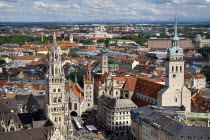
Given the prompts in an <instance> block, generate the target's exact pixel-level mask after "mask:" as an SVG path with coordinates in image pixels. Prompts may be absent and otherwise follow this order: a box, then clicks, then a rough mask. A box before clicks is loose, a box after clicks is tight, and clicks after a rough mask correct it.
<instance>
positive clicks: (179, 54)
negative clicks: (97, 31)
mask: <svg viewBox="0 0 210 140" xmlns="http://www.w3.org/2000/svg"><path fill="white" fill-rule="evenodd" d="M174 27H175V31H174V37H173V39H172V47H171V48H169V50H168V56H167V61H166V86H183V85H184V60H183V56H184V54H183V50H182V48H180V47H179V37H178V35H177V21H176V18H175V25H174Z"/></svg>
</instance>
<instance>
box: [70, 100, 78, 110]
mask: <svg viewBox="0 0 210 140" xmlns="http://www.w3.org/2000/svg"><path fill="white" fill-rule="evenodd" d="M73 108H74V110H77V103H74V107H73V105H72V103H71V102H70V103H69V109H70V110H72V109H73Z"/></svg>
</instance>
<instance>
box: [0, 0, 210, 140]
mask: <svg viewBox="0 0 210 140" xmlns="http://www.w3.org/2000/svg"><path fill="white" fill-rule="evenodd" d="M56 1H58V0H54V2H55V4H53V3H49V4H46V3H43V2H41V1H35V2H34V4H35V6H36V7H33V8H36V9H37V10H41V8H48V11H45V12H51V11H50V10H49V9H50V8H55V9H56V8H58V6H62V8H66V9H68V8H73V7H74V8H75V9H77V10H80V9H81V11H82V7H80V6H79V4H80V3H78V4H76V3H75V4H73V5H72V6H69V5H61V3H62V2H61V1H59V2H60V3H56ZM63 1H64V3H65V2H66V3H67V1H68V0H63ZM84 1H85V0H84ZM108 1H109V2H110V0H108ZM108 1H107V2H108ZM113 1H114V0H113ZM201 1H204V0H201ZM123 2H124V0H122V3H123ZM157 2H159V3H161V2H160V1H158V0H157ZM157 2H154V3H157ZM13 3H16V4H17V3H18V4H19V3H21V4H24V3H27V2H26V1H25V0H22V1H21V0H14V1H9V2H8V3H7V1H5V0H2V1H0V8H2V9H3V12H2V15H3V16H0V19H2V21H3V22H0V140H70V139H72V140H209V139H210V114H209V113H210V22H208V19H205V18H203V17H202V16H200V17H197V19H195V20H191V19H190V18H186V17H185V16H183V15H182V14H180V13H176V14H174V15H173V16H171V15H170V16H168V19H165V17H164V16H163V17H164V18H162V17H161V16H160V19H157V20H154V21H153V20H152V19H153V18H151V17H150V18H149V17H148V19H150V20H148V21H147V20H146V19H145V18H143V17H141V18H142V19H143V20H140V19H138V20H136V19H135V20H134V19H132V18H131V19H127V17H126V16H125V17H124V18H125V19H127V20H124V18H123V19H122V18H121V19H114V20H108V19H106V18H105V17H104V15H101V16H98V15H97V16H96V17H95V18H93V17H92V16H90V17H89V18H88V17H87V19H85V20H80V19H79V18H78V19H77V18H76V17H75V21H73V20H71V18H70V17H69V16H67V17H68V18H69V21H68V20H67V18H65V21H63V20H62V21H58V17H59V16H58V15H56V14H55V11H54V13H53V14H54V15H56V16H58V17H56V16H55V17H56V19H55V20H53V17H52V16H50V17H48V18H47V16H46V17H45V18H46V21H45V20H43V17H44V16H43V15H42V14H40V19H41V20H38V19H39V17H38V18H37V16H34V19H33V18H32V19H31V21H30V20H29V19H28V21H26V20H25V19H27V13H24V14H23V20H21V18H20V19H19V17H17V20H16V21H15V20H11V15H10V14H9V13H7V12H8V11H6V9H4V8H14V7H15V8H17V9H18V8H20V7H24V6H25V5H23V6H20V5H18V4H17V5H15V4H13ZM64 3H63V4H64ZM163 3H164V2H163ZM174 3H176V5H179V4H183V2H181V1H179V2H177V1H176V2H174ZM208 3H210V2H209V1H208V0H206V1H205V2H204V4H206V5H207V6H208ZM86 4H87V3H86ZM94 4H95V5H94ZM106 4H107V3H106V2H105V3H104V5H106ZM143 4H146V3H143ZM93 5H94V6H98V7H100V6H99V3H94V2H93V3H92V6H93ZM108 5H111V3H108ZM155 5H156V4H155ZM200 5H201V4H200ZM200 5H199V6H200ZM18 6H19V7H18ZM86 6H87V5H86ZM86 6H84V8H87V7H86ZM167 6H168V4H167ZM171 6H172V4H171ZM202 6H204V5H202ZM111 7H112V8H113V9H115V8H116V7H115V6H113V5H112V6H111ZM122 7H124V6H122ZM134 7H136V5H135V4H134ZM103 8H107V7H106V6H104V7H103ZM124 8H125V7H124ZM197 8H198V7H197ZM202 8H205V7H202ZM58 9H59V8H58ZM96 9H97V8H96ZM98 9H100V8H98ZM59 10H60V9H59ZM150 10H151V11H153V12H154V9H153V10H152V9H150ZM195 10H196V9H195ZM0 11H1V9H0ZM200 11H202V10H200ZM28 12H29V13H30V12H31V11H30V10H29V11H28ZM43 12H44V10H43ZM94 12H97V11H94ZM113 12H114V11H113ZM156 12H157V11H156ZM108 14H109V13H107V15H108ZM198 14H199V13H198ZM7 15H8V17H6V16H7ZM14 15H15V14H14ZM49 15H50V14H49V13H48V16H49ZM131 15H132V14H131ZM80 16H81V17H83V16H82V15H80ZM5 17H6V18H8V20H7V19H6V18H5ZM62 18H63V16H62ZM185 18H186V20H184V19H185ZM59 19H60V17H59ZM97 19H98V20H97ZM47 20H49V22H48V21H47ZM190 20H191V21H190ZM209 21H210V20H209Z"/></svg>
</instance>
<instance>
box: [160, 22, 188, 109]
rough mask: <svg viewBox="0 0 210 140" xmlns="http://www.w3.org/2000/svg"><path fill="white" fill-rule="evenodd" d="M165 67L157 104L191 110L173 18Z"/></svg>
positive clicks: (181, 53)
mask: <svg viewBox="0 0 210 140" xmlns="http://www.w3.org/2000/svg"><path fill="white" fill-rule="evenodd" d="M167 55H168V56H167V59H166V62H165V67H166V72H165V73H166V74H165V75H166V82H165V87H164V88H163V89H162V90H160V91H159V92H158V95H157V100H158V103H157V105H158V106H179V107H180V106H184V107H185V108H186V111H188V112H190V111H191V92H190V91H189V90H188V89H187V87H185V85H184V60H183V57H184V54H183V50H182V48H180V47H179V38H178V35H177V21H176V19H175V35H174V37H173V39H172V47H171V48H169V50H168V54H167Z"/></svg>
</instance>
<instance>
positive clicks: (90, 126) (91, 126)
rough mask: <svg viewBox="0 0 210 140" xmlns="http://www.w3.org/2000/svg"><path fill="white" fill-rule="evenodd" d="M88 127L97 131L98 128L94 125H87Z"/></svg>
mask: <svg viewBox="0 0 210 140" xmlns="http://www.w3.org/2000/svg"><path fill="white" fill-rule="evenodd" d="M86 128H87V129H88V130H90V131H97V130H98V129H97V128H96V127H95V126H94V125H86Z"/></svg>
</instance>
